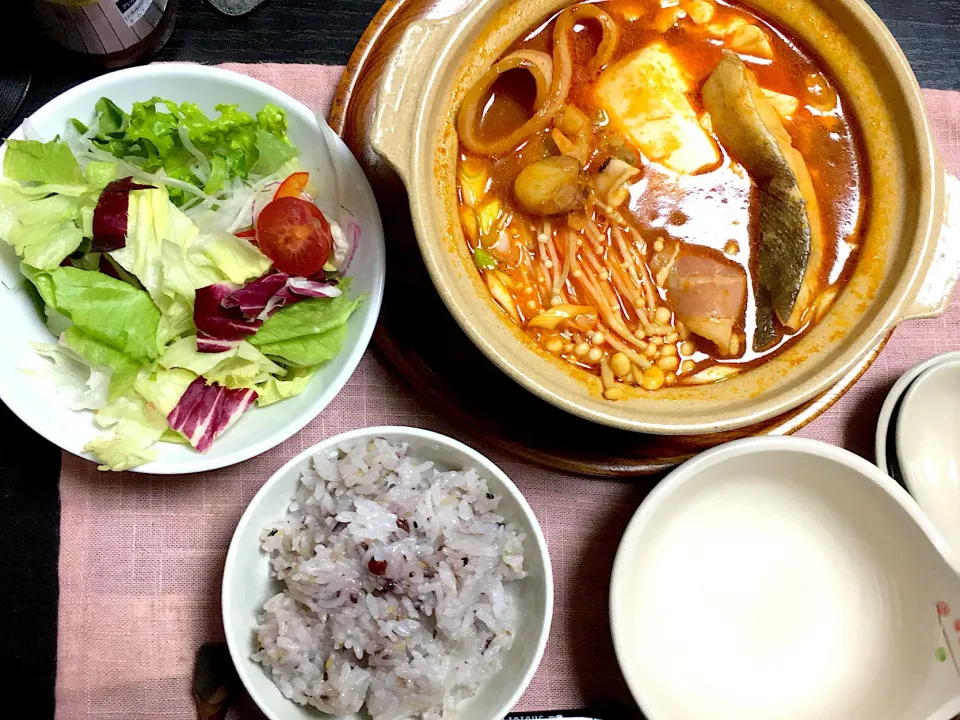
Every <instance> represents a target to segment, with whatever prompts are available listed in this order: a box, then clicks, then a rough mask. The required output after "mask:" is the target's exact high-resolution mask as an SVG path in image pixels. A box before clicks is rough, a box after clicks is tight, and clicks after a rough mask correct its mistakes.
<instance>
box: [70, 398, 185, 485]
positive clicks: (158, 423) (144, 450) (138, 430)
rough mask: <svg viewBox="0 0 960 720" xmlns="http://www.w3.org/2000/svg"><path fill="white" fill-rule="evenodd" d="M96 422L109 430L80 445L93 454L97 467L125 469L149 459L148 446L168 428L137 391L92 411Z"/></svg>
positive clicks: (151, 455)
mask: <svg viewBox="0 0 960 720" xmlns="http://www.w3.org/2000/svg"><path fill="white" fill-rule="evenodd" d="M94 419H95V420H96V423H97V425H99V426H100V427H102V428H107V429H109V432H107V433H105V434H103V435H101V436H99V437H97V438H94V439H93V440H91V441H90V442H88V443H87V444H86V446H85V447H84V448H83V450H84V452H90V453H93V454H94V455H96V456H97V458H98V459H99V460H100V462H101V463H102V464H101V465H100V466H99V468H98V469H100V470H115V471H119V470H129V469H130V468H134V467H137V466H138V465H142V464H144V463H148V462H150V461H152V460H156V458H157V451H156V450H154V449H152V446H153V445H154V444H155V443H156V442H157V441H158V440H159V439H160V438H161V437H162V436H163V434H164V433H165V432H166V431H167V429H168V428H169V425H168V424H167V418H166V416H165V415H164V414H163V413H161V412H160V411H159V410H158V409H157V408H156V407H154V406H153V405H152V404H148V403H146V402H144V399H143V398H142V397H141V396H140V395H138V394H137V393H133V392H132V393H129V394H127V395H123V396H122V397H119V398H117V399H116V400H114V401H113V402H111V403H109V404H108V405H106V406H105V407H103V408H101V409H99V410H97V411H96V412H95V413H94Z"/></svg>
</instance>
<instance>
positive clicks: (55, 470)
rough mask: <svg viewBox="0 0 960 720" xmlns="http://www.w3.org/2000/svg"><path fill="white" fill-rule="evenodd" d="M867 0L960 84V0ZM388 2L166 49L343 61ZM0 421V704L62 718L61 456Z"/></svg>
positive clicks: (193, 36)
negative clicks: (57, 700)
mask: <svg viewBox="0 0 960 720" xmlns="http://www.w3.org/2000/svg"><path fill="white" fill-rule="evenodd" d="M869 1H870V3H871V5H872V6H873V7H874V9H875V10H876V11H877V13H878V14H879V15H880V16H881V17H882V18H883V19H884V21H885V22H886V23H887V25H888V26H889V27H890V29H891V30H892V31H893V34H894V35H895V36H896V37H897V40H899V41H900V44H901V45H902V46H903V49H904V51H905V52H906V54H907V57H908V58H909V59H910V63H911V64H912V65H913V69H914V71H915V72H916V74H917V77H918V78H919V80H920V84H921V85H922V86H924V87H931V88H941V89H950V90H960V0H869ZM18 4H20V3H14V5H18ZM23 4H25V3H23ZM380 4H381V3H380V0H268V1H267V2H266V4H265V5H263V6H262V7H260V8H259V9H257V10H256V11H254V12H253V13H252V14H250V15H248V16H246V17H243V18H228V17H225V16H223V15H220V14H219V13H217V12H216V11H214V10H213V9H212V8H211V7H210V6H208V5H207V4H206V3H205V2H202V0H181V9H180V15H179V19H178V21H177V27H176V30H175V32H174V35H173V37H172V38H171V40H170V42H169V43H168V44H167V46H166V48H165V49H164V50H163V51H162V52H161V53H160V55H159V57H158V58H157V59H158V60H191V61H198V62H204V63H218V62H230V61H232V62H250V63H252V62H289V63H320V64H338V65H342V64H345V63H346V61H347V59H348V58H349V57H350V53H351V51H352V50H353V47H354V45H355V44H356V43H357V41H358V40H359V39H360V36H361V34H362V33H363V30H364V28H365V27H366V25H367V23H368V22H369V21H370V19H371V18H372V17H373V15H374V13H376V11H377V9H378V8H379V7H380ZM8 10H9V8H8V7H5V8H4V12H8ZM9 11H10V12H14V11H12V10H9ZM8 21H9V19H8ZM7 27H23V28H28V27H29V20H28V19H27V18H26V17H23V18H15V19H14V22H13V24H12V25H7ZM17 46H18V47H20V45H19V43H18V44H17ZM38 47H39V48H43V45H42V43H40V41H38ZM57 59H58V58H57V56H56V54H55V53H51V52H47V51H41V52H34V53H29V54H19V55H17V56H16V57H11V58H8V59H6V60H5V61H4V63H5V64H4V65H3V66H0V67H10V66H12V65H13V64H15V63H26V67H27V69H29V70H30V71H31V72H32V73H33V76H34V78H33V85H32V87H31V90H30V94H29V96H28V98H27V100H26V103H25V105H24V112H25V113H29V112H32V111H33V110H35V109H37V108H38V107H40V106H41V105H42V104H44V103H45V102H47V101H48V100H50V99H51V98H53V97H54V96H56V95H57V94H59V93H60V92H62V91H63V90H65V89H67V88H68V87H71V86H73V85H76V84H77V83H79V82H82V81H83V80H85V79H87V78H89V77H91V76H92V75H93V73H92V72H91V71H89V70H85V69H84V68H78V67H75V66H72V65H64V64H62V63H58V62H57ZM0 61H2V59H0ZM0 423H2V424H0V427H2V428H3V434H2V436H0V437H2V447H3V449H4V451H5V452H3V453H2V454H0V548H2V552H0V580H2V581H3V584H4V587H3V589H2V590H0V658H2V660H0V665H3V666H5V667H6V668H7V670H6V671H5V672H4V676H3V682H0V687H4V688H6V689H7V690H8V692H6V693H4V698H3V700H2V701H0V703H2V705H3V707H4V709H5V712H4V713H3V715H4V716H5V717H17V716H18V714H19V716H21V717H24V718H38V719H39V718H47V717H52V716H53V708H54V677H55V673H56V633H57V553H58V547H59V537H58V532H59V522H60V505H59V497H58V492H57V479H58V475H59V469H60V456H59V451H58V450H57V449H56V448H55V447H53V446H52V445H50V444H49V443H47V442H46V441H44V440H43V439H41V438H39V437H38V436H36V435H35V434H34V433H33V432H32V431H30V430H29V429H28V428H26V427H25V426H24V425H23V424H22V423H20V421H19V420H17V418H15V417H14V416H13V415H12V414H11V413H10V412H9V411H8V410H7V409H6V407H4V406H3V405H2V404H0Z"/></svg>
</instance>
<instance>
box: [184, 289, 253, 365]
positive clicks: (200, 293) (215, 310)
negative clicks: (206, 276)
mask: <svg viewBox="0 0 960 720" xmlns="http://www.w3.org/2000/svg"><path fill="white" fill-rule="evenodd" d="M237 289H238V288H237V286H236V285H233V284H231V283H216V284H215V285H207V286H206V287H202V288H200V289H199V290H197V294H196V297H195V298H194V303H193V324H194V325H196V326H197V350H199V351H200V352H223V350H224V349H229V348H230V347H232V346H233V345H235V344H236V343H238V342H240V341H241V340H243V339H244V338H246V337H249V336H250V335H253V334H254V333H255V332H256V331H257V330H259V329H260V326H261V325H263V322H261V321H260V320H256V319H254V320H248V319H247V318H245V317H244V316H243V313H241V312H240V310H239V309H238V308H235V307H234V308H225V307H223V305H222V301H223V299H224V298H225V297H227V296H229V295H231V294H232V293H235V292H236V291H237ZM201 340H203V341H204V342H202V343H201ZM223 343H229V344H228V345H227V346H226V347H224V346H223ZM214 348H215V349H214Z"/></svg>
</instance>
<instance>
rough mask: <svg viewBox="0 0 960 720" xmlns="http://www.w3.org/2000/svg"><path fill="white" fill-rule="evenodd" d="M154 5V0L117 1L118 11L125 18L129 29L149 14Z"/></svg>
mask: <svg viewBox="0 0 960 720" xmlns="http://www.w3.org/2000/svg"><path fill="white" fill-rule="evenodd" d="M151 5H153V0H117V10H119V11H120V14H121V15H122V16H123V19H124V22H126V23H127V27H133V26H134V25H135V24H136V23H137V21H138V20H140V18H142V17H143V16H144V15H146V14H147V10H149V9H150V6H151Z"/></svg>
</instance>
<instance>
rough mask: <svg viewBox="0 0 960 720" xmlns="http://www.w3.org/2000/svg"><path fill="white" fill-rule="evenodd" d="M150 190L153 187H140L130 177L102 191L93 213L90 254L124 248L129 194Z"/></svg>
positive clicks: (116, 181) (110, 184)
mask: <svg viewBox="0 0 960 720" xmlns="http://www.w3.org/2000/svg"><path fill="white" fill-rule="evenodd" d="M152 189H153V185H140V184H139V183H135V182H133V178H132V177H126V178H123V179H121V180H114V181H113V182H112V183H109V184H108V185H107V186H106V187H105V188H104V189H103V192H102V193H100V199H99V200H98V201H97V207H96V208H95V209H94V211H93V243H92V244H91V246H90V250H91V251H92V252H111V251H113V250H119V249H120V248H123V247H126V245H127V219H128V215H129V208H130V193H131V192H132V191H133V190H152Z"/></svg>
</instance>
